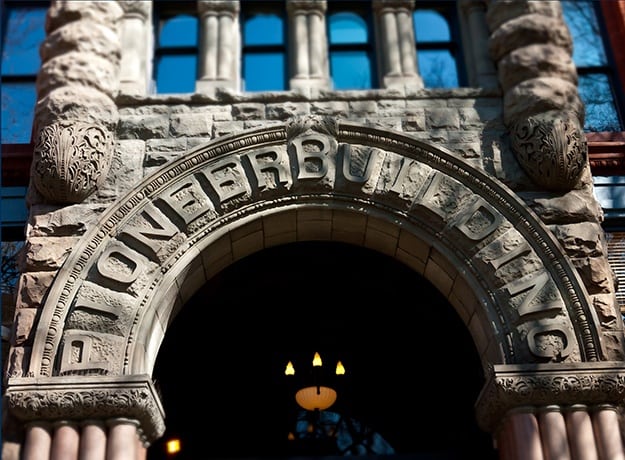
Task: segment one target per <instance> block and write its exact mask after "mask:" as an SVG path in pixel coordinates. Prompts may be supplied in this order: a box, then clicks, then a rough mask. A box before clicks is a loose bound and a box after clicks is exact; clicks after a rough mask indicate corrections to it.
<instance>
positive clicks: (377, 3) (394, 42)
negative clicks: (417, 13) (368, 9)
mask: <svg viewBox="0 0 625 460" xmlns="http://www.w3.org/2000/svg"><path fill="white" fill-rule="evenodd" d="M413 10H414V0H373V12H374V15H375V21H376V24H377V27H376V40H377V41H378V42H379V43H380V49H383V50H384V53H381V56H380V58H381V59H382V62H381V63H380V68H381V71H380V77H381V78H380V80H381V81H382V83H383V85H384V87H385V88H404V87H410V88H411V89H415V88H417V89H418V88H423V79H422V78H421V76H420V75H419V73H418V66H417V49H416V42H415V36H414V26H413V22H412V11H413Z"/></svg>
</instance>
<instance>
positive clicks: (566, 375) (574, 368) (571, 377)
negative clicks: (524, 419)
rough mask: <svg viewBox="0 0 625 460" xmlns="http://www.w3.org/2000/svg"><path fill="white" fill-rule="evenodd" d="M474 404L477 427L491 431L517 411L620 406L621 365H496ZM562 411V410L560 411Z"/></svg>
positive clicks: (623, 393) (624, 385)
mask: <svg viewBox="0 0 625 460" xmlns="http://www.w3.org/2000/svg"><path fill="white" fill-rule="evenodd" d="M489 374H490V375H489V376H488V380H487V382H486V384H485V385H484V387H483V388H482V391H481V393H480V396H479V397H478V400H477V403H476V414H477V420H478V423H479V425H480V427H481V428H482V429H484V430H486V431H489V432H494V431H495V430H496V429H497V426H498V424H499V423H500V422H501V420H502V419H503V418H504V417H505V416H506V414H508V413H509V412H511V411H514V410H516V409H517V408H527V407H528V406H530V407H534V408H535V410H537V411H538V410H539V409H540V408H541V407H543V406H552V405H559V406H569V407H570V406H572V405H574V404H578V403H579V402H580V401H583V402H584V403H585V404H588V405H596V404H614V405H618V406H622V405H623V401H624V398H625V365H624V364H623V363H622V362H605V361H603V362H580V363H564V364H561V363H545V364H496V365H494V366H492V368H491V369H490V372H489ZM563 409H564V408H563Z"/></svg>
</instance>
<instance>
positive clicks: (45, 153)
mask: <svg viewBox="0 0 625 460" xmlns="http://www.w3.org/2000/svg"><path fill="white" fill-rule="evenodd" d="M113 147H114V142H113V136H112V134H111V133H110V131H109V130H108V129H107V128H105V127H103V126H100V125H97V124H91V123H82V122H70V121H63V122H59V123H52V124H50V125H48V126H46V127H44V128H43V129H42V130H41V131H40V133H39V137H38V140H37V143H36V144H35V150H34V158H33V172H34V173H35V174H33V176H32V180H33V182H34V184H35V186H36V187H37V190H38V191H39V192H40V193H42V194H43V195H44V196H46V197H47V198H48V199H49V200H50V201H55V202H64V203H79V202H81V201H83V200H84V199H85V198H87V197H88V196H89V195H91V193H93V192H94V191H95V190H96V188H97V187H98V186H99V185H100V184H101V183H102V182H103V181H104V179H105V178H106V174H107V172H108V170H109V167H110V163H111V159H112V157H113V153H114V152H113Z"/></svg>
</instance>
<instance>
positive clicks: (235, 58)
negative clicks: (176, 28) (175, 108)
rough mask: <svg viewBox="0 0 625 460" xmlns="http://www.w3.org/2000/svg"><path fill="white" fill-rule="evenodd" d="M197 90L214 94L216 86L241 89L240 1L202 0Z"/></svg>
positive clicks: (199, 7) (199, 8)
mask: <svg viewBox="0 0 625 460" xmlns="http://www.w3.org/2000/svg"><path fill="white" fill-rule="evenodd" d="M197 9H198V14H199V16H200V49H199V59H198V62H199V64H198V77H197V78H198V79H197V81H196V84H195V90H196V91H197V92H198V93H206V94H214V93H215V91H216V90H217V89H233V90H235V91H239V90H240V88H241V78H240V64H239V61H240V57H241V50H240V49H241V38H240V33H239V2H238V1H230V0H225V1H224V0H201V1H198V2H197Z"/></svg>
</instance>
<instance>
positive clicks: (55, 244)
mask: <svg viewBox="0 0 625 460" xmlns="http://www.w3.org/2000/svg"><path fill="white" fill-rule="evenodd" d="M79 240H80V237H79V236H75V237H69V236H68V237H50V238H46V237H34V238H29V239H28V241H27V242H26V245H25V246H24V265H23V269H24V270H28V271H46V270H58V269H59V268H61V265H63V262H65V259H66V258H67V256H68V255H69V253H70V252H71V250H72V247H74V245H75V244H76V242H77V241H79Z"/></svg>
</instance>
